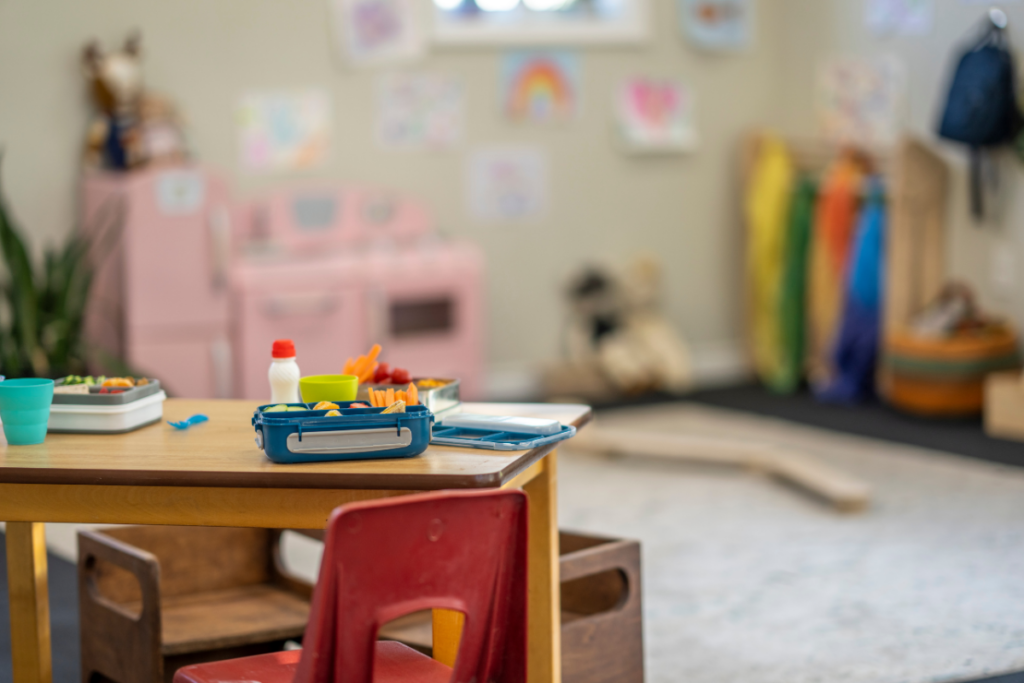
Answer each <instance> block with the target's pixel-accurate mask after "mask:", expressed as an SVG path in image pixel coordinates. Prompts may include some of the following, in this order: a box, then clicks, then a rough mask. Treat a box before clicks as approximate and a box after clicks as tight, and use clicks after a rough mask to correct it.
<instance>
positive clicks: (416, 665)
mask: <svg viewBox="0 0 1024 683" xmlns="http://www.w3.org/2000/svg"><path fill="white" fill-rule="evenodd" d="M301 657H302V650H290V651H288V652H273V653H271V654H268V655H257V656H255V657H242V658H241V659H229V660H227V661H223V662H212V663H209V664H196V665H194V666H186V667H184V668H181V669H178V672H177V673H176V674H174V683H221V682H223V681H245V682H246V683H292V681H293V680H295V672H296V671H297V670H298V668H299V659H300V658H301ZM451 677H452V670H451V669H449V668H448V667H447V666H445V665H444V664H442V663H441V662H439V661H437V660H434V659H431V658H430V657H427V656H426V655H423V654H420V653H419V652H417V651H416V650H413V649H412V648H411V647H406V646H405V645H402V644H401V643H395V642H392V641H387V640H381V641H378V642H377V649H376V653H375V655H374V658H373V683H448V681H449V680H451Z"/></svg>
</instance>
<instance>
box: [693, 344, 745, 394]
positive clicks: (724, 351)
mask: <svg viewBox="0 0 1024 683" xmlns="http://www.w3.org/2000/svg"><path fill="white" fill-rule="evenodd" d="M690 359H691V363H692V368H693V386H694V388H695V389H707V388H709V387H720V386H723V385H727V384H737V383H739V382H743V381H744V380H748V379H750V377H751V367H750V361H749V360H748V358H747V352H746V346H745V344H744V343H743V342H742V341H741V340H739V339H724V340H721V341H717V342H699V343H696V344H691V345H690Z"/></svg>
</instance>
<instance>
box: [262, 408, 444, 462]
mask: <svg viewBox="0 0 1024 683" xmlns="http://www.w3.org/2000/svg"><path fill="white" fill-rule="evenodd" d="M335 403H337V405H338V410H339V412H340V413H341V415H340V416H335V417H326V415H327V412H328V411H326V410H312V409H311V408H310V406H311V405H314V404H311V403H289V404H287V405H288V406H289V407H296V408H300V407H301V408H303V410H297V411H288V412H285V411H276V412H272V413H265V412H263V411H264V409H265V408H272V407H273V406H274V405H280V404H267V405H264V406H260V407H259V408H257V409H256V412H255V413H254V414H253V416H252V425H253V427H254V428H255V429H256V445H257V446H258V447H259V448H260V449H261V450H262V451H263V452H264V453H266V455H267V457H268V458H270V459H271V460H273V461H274V462H277V463H300V462H332V461H337V460H371V459H377V458H412V457H414V456H417V455H419V454H420V453H422V452H423V451H425V450H427V446H428V445H429V444H430V431H431V426H432V425H433V423H434V414H433V413H432V412H430V411H429V410H428V409H427V408H426V407H424V406H421V405H415V406H408V407H406V409H405V410H406V412H404V413H390V414H388V415H383V414H382V413H383V412H384V408H349V407H348V406H349V405H351V404H352V403H355V401H335Z"/></svg>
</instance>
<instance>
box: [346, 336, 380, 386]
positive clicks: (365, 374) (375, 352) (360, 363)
mask: <svg viewBox="0 0 1024 683" xmlns="http://www.w3.org/2000/svg"><path fill="white" fill-rule="evenodd" d="M380 351H381V348H380V344H374V345H373V348H371V349H370V352H369V353H367V354H366V355H365V356H359V358H357V359H355V360H352V359H351V358H349V359H348V360H347V361H345V367H344V368H342V371H341V373H342V374H343V375H355V376H356V377H358V378H359V381H360V382H362V383H366V382H370V381H372V380H373V373H374V372H376V370H377V368H378V367H379V365H380V364H379V363H378V362H377V356H379V355H380Z"/></svg>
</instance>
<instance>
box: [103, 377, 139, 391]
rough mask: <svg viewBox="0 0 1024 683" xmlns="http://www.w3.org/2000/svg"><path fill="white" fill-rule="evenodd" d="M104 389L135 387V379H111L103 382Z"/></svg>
mask: <svg viewBox="0 0 1024 683" xmlns="http://www.w3.org/2000/svg"><path fill="white" fill-rule="evenodd" d="M100 386H103V387H128V388H130V387H134V386H135V378H134V377H111V378H110V379H106V380H103V384H101V385H100Z"/></svg>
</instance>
